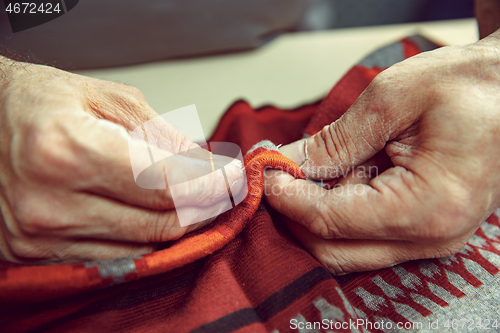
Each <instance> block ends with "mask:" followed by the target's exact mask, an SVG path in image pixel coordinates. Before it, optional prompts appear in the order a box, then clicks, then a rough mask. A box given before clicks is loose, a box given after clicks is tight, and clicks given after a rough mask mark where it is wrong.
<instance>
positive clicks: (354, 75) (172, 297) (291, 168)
mask: <svg viewBox="0 0 500 333" xmlns="http://www.w3.org/2000/svg"><path fill="white" fill-rule="evenodd" d="M402 44H403V45H404V53H405V55H413V54H414V53H415V47H416V45H415V44H414V43H413V42H411V41H403V42H402ZM380 71H381V69H380V68H377V67H374V68H365V67H362V66H355V67H354V68H352V69H351V70H350V71H349V72H348V73H347V74H346V75H345V77H344V78H342V80H340V81H339V82H338V84H337V85H336V86H335V87H334V88H333V89H332V90H331V92H330V93H329V94H328V96H327V97H326V98H325V99H324V100H323V101H322V102H321V103H316V104H312V105H306V106H303V107H300V108H298V109H296V110H292V111H284V110H280V109H278V108H275V107H271V106H268V107H264V108H261V109H259V110H254V109H253V108H252V107H251V106H250V105H248V104H247V103H245V102H243V101H239V102H236V103H235V104H234V105H233V106H231V107H230V109H229V110H228V111H227V112H226V114H225V115H224V117H223V118H222V120H221V122H220V124H219V126H218V128H217V130H216V132H215V133H214V135H213V137H212V139H211V140H209V141H230V142H235V143H237V144H239V145H240V146H241V148H242V150H243V151H246V150H247V149H249V148H250V147H251V146H252V145H253V144H255V143H257V142H258V141H261V140H263V139H271V140H272V141H273V142H275V143H283V144H286V143H289V142H292V141H294V140H297V139H300V138H301V137H302V135H303V133H304V132H305V133H307V134H309V135H311V134H313V133H315V132H317V131H318V130H320V129H321V128H322V127H323V126H324V125H327V124H329V123H331V122H332V121H335V120H336V119H338V118H339V117H341V116H342V114H343V113H344V112H345V111H346V110H347V109H348V108H349V106H350V105H351V104H352V103H353V102H354V101H355V99H356V98H357V96H359V94H360V93H361V92H362V91H363V90H364V89H365V88H366V87H367V85H368V84H369V83H370V81H371V80H372V79H373V78H374V77H375V76H376V75H377V74H378V73H379V72H380ZM245 163H246V171H247V176H248V182H249V183H253V186H250V187H249V188H250V190H251V191H250V193H249V195H248V196H247V198H246V199H245V200H244V202H243V203H241V204H240V205H238V206H237V207H236V208H235V209H233V210H231V211H228V212H226V213H225V214H223V215H221V216H220V217H219V218H218V219H217V220H216V222H214V223H213V224H211V225H210V226H208V227H206V228H204V229H202V230H200V231H198V232H196V233H194V234H191V235H188V236H186V237H184V238H182V239H181V240H179V241H176V242H169V243H166V244H163V247H164V249H162V250H160V251H157V252H155V253H152V254H150V255H146V256H144V257H143V258H138V259H135V260H133V262H134V264H135V271H133V272H132V273H128V274H127V275H125V280H127V281H128V282H126V283H122V284H118V285H113V286H111V283H112V282H113V278H111V277H107V278H101V276H100V271H99V269H98V268H97V267H93V268H85V266H84V265H83V264H74V265H57V266H26V267H23V266H21V267H19V266H17V265H14V266H13V265H10V264H7V263H4V267H5V268H4V269H3V270H0V300H1V301H2V303H1V307H2V311H1V312H0V325H1V326H0V327H2V330H4V331H6V332H14V331H27V330H34V329H36V330H42V331H53V332H66V331H72V332H73V331H76V332H78V331H82V332H83V331H105V332H108V331H131V332H145V331H147V332H217V333H221V332H271V331H275V330H276V331H278V332H288V331H297V330H292V329H291V324H290V323H291V320H299V321H300V320H305V321H308V322H321V320H322V319H325V318H326V319H328V320H332V321H334V322H337V323H348V322H349V320H356V319H357V318H358V315H359V313H361V312H362V313H364V316H365V317H366V318H367V319H368V320H370V321H371V322H375V321H376V318H383V319H385V320H392V321H393V322H403V323H407V322H409V320H408V317H407V316H403V315H402V314H401V312H400V311H398V310H397V309H396V306H397V305H398V304H403V305H407V306H408V307H410V308H411V309H413V310H415V311H416V312H417V313H419V314H420V315H421V316H423V317H430V316H432V315H434V314H435V312H434V311H433V310H430V309H429V308H428V307H425V306H423V305H421V304H420V303H418V302H416V301H415V298H414V296H413V295H421V296H422V297H424V298H425V299H428V300H430V301H432V302H434V303H435V304H437V306H438V307H439V309H441V308H446V307H447V306H449V301H447V300H445V297H444V296H442V295H437V294H436V293H435V292H433V291H432V290H431V289H430V287H429V286H430V285H431V284H432V285H437V286H441V287H442V288H444V289H445V290H446V291H447V292H448V293H450V295H452V296H454V297H456V298H462V297H466V293H465V292H464V291H462V290H461V289H459V288H458V287H456V285H455V284H453V283H451V282H450V278H449V273H448V272H454V273H455V274H457V275H458V276H460V277H461V278H462V279H464V281H466V283H467V284H469V285H470V286H472V287H473V288H480V287H481V286H482V284H483V282H482V281H481V280H480V279H479V278H478V277H477V276H476V275H475V274H473V273H471V272H470V271H469V270H468V269H467V268H466V267H465V265H464V262H465V260H469V261H473V262H476V263H478V264H479V265H480V266H481V267H484V269H485V271H486V272H487V274H489V275H490V278H491V277H494V276H498V272H499V269H498V268H497V267H496V266H495V265H493V264H492V263H491V262H489V261H488V260H486V259H485V257H484V256H483V254H482V253H483V252H482V251H483V250H484V251H489V252H490V253H495V254H497V255H500V251H499V250H498V248H497V247H498V244H500V240H499V237H498V236H496V237H493V236H491V235H490V234H488V235H487V234H486V233H485V232H484V230H483V229H479V230H478V232H477V233H476V237H479V238H481V239H482V240H483V241H481V242H480V243H481V244H482V245H481V246H479V245H474V244H468V248H467V251H465V252H463V253H459V254H457V255H456V256H454V257H453V258H451V259H450V260H448V261H440V260H422V261H414V262H408V263H405V264H403V265H398V266H397V267H395V268H388V269H384V270H379V271H374V272H366V273H357V274H350V275H348V276H344V277H339V278H337V280H336V279H334V278H333V277H332V276H331V275H330V274H329V273H328V272H327V271H326V270H325V269H324V268H323V267H321V265H320V264H319V263H318V262H317V261H316V260H315V259H314V258H313V257H311V256H310V255H309V254H308V253H307V252H306V251H305V250H303V249H302V248H301V247H300V246H299V245H298V244H297V243H296V242H295V241H294V239H293V237H292V236H291V234H290V233H289V231H288V230H287V228H286V227H285V225H284V223H283V222H282V219H281V216H280V215H279V214H277V213H276V212H273V211H272V210H270V209H269V208H268V207H266V205H265V204H263V203H261V200H260V199H261V195H262V193H261V190H262V170H263V169H264V168H265V167H274V168H285V170H287V171H288V172H290V173H291V174H292V175H294V176H295V177H298V178H303V177H304V175H303V173H302V172H301V171H300V169H299V168H298V167H297V166H296V165H295V164H293V163H292V162H290V161H289V160H287V159H286V158H284V157H283V156H281V155H280V154H279V153H277V152H273V151H267V150H265V149H263V148H259V149H257V150H256V151H254V152H253V153H252V154H249V155H248V156H246V157H245ZM488 225H489V226H490V227H491V228H500V224H499V220H498V217H497V216H496V215H492V216H491V217H489V219H488ZM499 230H500V229H499ZM495 244H497V247H495ZM426 267H430V270H429V271H430V272H431V274H430V273H428V271H426V270H425V268H426ZM380 280H383V281H385V283H386V284H387V285H388V286H386V287H384V286H381V284H380V283H379V282H380ZM360 288H361V289H362V290H361V289H360ZM390 288H397V290H399V291H400V293H399V294H397V295H396V296H388V295H391V294H390V293H389V292H388V291H390ZM360 290H361V291H360ZM362 291H364V292H366V293H368V294H369V295H371V298H370V297H369V298H367V297H365V296H363V295H364V294H363V293H362ZM496 297H498V296H496ZM353 308H355V309H356V311H358V313H356V312H355V311H354V309H353ZM360 311H361V312H360ZM437 312H439V311H437ZM437 312H436V313H437ZM349 327H350V326H349ZM349 327H347V328H346V329H331V330H335V331H350V328H349ZM358 329H361V328H359V327H358ZM370 330H371V331H378V330H377V329H370ZM322 331H324V330H322Z"/></svg>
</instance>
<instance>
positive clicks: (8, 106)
mask: <svg viewBox="0 0 500 333" xmlns="http://www.w3.org/2000/svg"><path fill="white" fill-rule="evenodd" d="M0 70H1V71H0V75H1V76H0V78H1V79H0V85H1V87H0V88H1V89H0V208H1V220H0V226H1V228H0V230H1V236H2V237H1V242H0V245H1V246H0V251H1V256H2V257H3V258H5V259H7V260H11V261H18V262H19V261H20V262H61V261H73V260H89V259H111V258H116V257H124V256H136V255H141V254H144V253H148V252H151V251H153V250H155V248H156V246H157V243H158V242H161V241H167V240H173V239H177V238H179V237H181V236H182V235H184V234H185V233H187V232H190V231H192V230H195V229H197V228H200V227H202V226H203V225H205V224H206V223H208V222H210V220H208V221H205V223H198V224H194V225H189V226H187V227H180V225H179V222H178V218H177V215H176V213H175V210H174V205H173V200H172V197H171V193H170V191H168V190H148V189H141V188H139V187H138V186H137V185H136V183H135V181H134V176H133V175H132V169H131V163H130V157H129V148H128V136H129V134H128V132H127V131H133V130H134V129H135V128H136V127H137V126H139V125H141V124H142V123H144V122H146V121H147V120H149V119H152V118H155V117H156V116H157V114H156V112H155V111H154V110H152V109H151V107H149V105H148V104H147V102H146V100H145V99H144V96H143V95H142V94H141V92H140V91H139V90H138V89H136V88H133V87H129V86H125V85H122V84H117V83H112V82H107V81H101V80H95V79H91V78H87V77H83V76H79V75H75V74H70V73H67V72H64V71H61V70H57V69H54V68H50V67H46V66H39V65H30V64H25V63H19V62H12V61H11V60H9V59H7V58H2V57H0ZM156 126H157V128H156V131H155V132H156V137H155V140H156V144H155V145H154V146H153V147H152V149H160V150H163V151H166V152H169V153H172V154H175V153H178V152H180V151H185V150H188V149H191V148H195V147H198V146H197V145H196V144H194V143H193V142H191V140H189V138H187V137H185V136H184V135H183V134H182V133H180V132H178V131H177V130H176V129H175V128H174V127H173V126H171V125H170V124H168V123H166V122H161V121H160V122H159V123H158V122H156ZM198 150H199V149H198ZM189 158H191V157H189ZM192 158H193V160H190V161H188V162H186V163H185V165H177V164H182V163H184V162H183V161H181V162H182V163H181V162H179V163H177V164H176V163H173V164H175V165H167V166H166V168H174V169H173V170H181V171H180V172H183V173H185V174H190V173H191V172H193V174H194V173H196V170H193V168H196V167H197V166H198V165H199V163H210V162H209V161H206V160H196V161H195V159H196V156H193V157H192ZM222 159H223V158H222ZM176 161H178V160H176ZM193 161H194V162H193ZM226 162H227V161H226ZM216 163H217V160H216ZM241 175H242V173H241V167H240V168H238V167H233V168H232V169H230V170H229V172H227V176H228V178H229V181H235V180H236V179H238V178H240V177H241ZM200 179H201V180H200V181H199V182H198V183H197V184H196V185H197V186H193V187H190V188H189V191H190V193H187V194H186V195H187V197H189V198H191V199H193V198H194V199H193V200H194V201H192V202H189V201H187V202H185V204H186V205H189V204H193V205H196V206H200V207H202V208H204V207H208V208H210V209H213V208H214V207H217V202H218V200H219V199H221V198H222V196H221V197H219V196H218V195H226V194H225V193H227V190H226V189H225V185H222V186H223V187H224V188H223V189H217V186H220V183H216V182H215V179H213V178H211V177H208V178H206V177H205V178H200ZM162 181H163V182H165V181H164V180H162ZM214 188H215V189H216V190H217V191H215V192H214V191H213V189H214ZM207 189H211V190H212V191H211V192H210V193H211V194H213V193H216V195H204V194H206V193H209V191H207ZM234 191H236V189H233V192H234ZM208 208H207V209H208Z"/></svg>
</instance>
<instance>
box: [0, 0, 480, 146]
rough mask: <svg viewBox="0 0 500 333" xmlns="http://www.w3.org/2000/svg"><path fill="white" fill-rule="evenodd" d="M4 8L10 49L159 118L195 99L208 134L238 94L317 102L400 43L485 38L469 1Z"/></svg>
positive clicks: (2, 26) (213, 0) (229, 0)
mask: <svg viewBox="0 0 500 333" xmlns="http://www.w3.org/2000/svg"><path fill="white" fill-rule="evenodd" d="M2 6H3V2H0V43H1V46H2V49H1V50H2V51H3V54H6V55H7V56H16V57H18V59H28V60H29V61H35V62H39V63H43V64H49V65H53V66H56V67H59V68H63V69H65V70H70V71H73V72H76V73H78V74H82V75H86V76H90V77H94V78H99V79H104V80H110V81H115V82H120V83H125V84H129V85H132V86H135V87H137V88H139V89H140V90H141V91H142V92H143V93H144V95H145V96H146V99H147V101H148V103H149V104H150V105H151V106H152V107H153V108H154V109H155V110H156V111H157V112H158V113H159V114H163V113H165V112H168V111H171V110H175V109H177V108H181V107H184V106H187V105H191V104H195V105H196V107H197V109H198V113H199V115H200V119H201V122H202V126H203V130H204V133H205V136H206V137H207V138H208V137H209V136H210V134H211V133H212V132H213V130H214V128H215V126H216V125H217V123H218V121H219V119H220V117H221V115H222V114H223V113H224V111H225V110H226V109H227V108H228V107H229V106H230V105H231V104H232V103H233V102H234V101H235V100H238V99H245V100H246V101H248V102H249V103H250V104H251V105H252V106H254V107H256V108H257V107H259V106H262V105H266V104H272V105H276V106H278V107H281V108H285V109H291V108H295V107H298V106H300V105H303V104H306V103H312V102H315V101H318V100H319V99H321V98H322V97H323V96H325V95H326V94H327V93H328V91H329V90H330V89H331V88H332V87H333V85H334V84H335V83H336V82H337V81H338V80H339V79H340V78H341V77H342V76H343V75H344V74H345V72H346V71H347V70H348V69H349V68H350V67H351V66H353V65H355V64H356V63H357V62H358V61H360V60H361V59H362V58H363V57H365V56H366V55H367V54H369V53H371V52H373V51H374V50H376V49H377V48H379V47H382V46H385V45H387V44H390V43H393V42H395V41H397V40H399V39H401V38H404V37H407V36H411V35H415V34H421V35H423V36H426V37H427V38H429V39H432V40H433V41H435V42H437V43H439V44H442V45H452V44H465V43H471V42H474V41H475V40H477V38H478V33H477V25H476V22H475V20H474V19H473V16H474V12H473V7H474V3H473V0H245V1H242V0H148V1H135V0H105V1H104V0H82V1H80V2H79V3H78V4H77V6H76V7H74V8H73V9H72V10H71V11H69V12H67V13H66V14H64V15H63V16H61V17H59V18H57V19H54V20H53V21H50V22H47V23H45V24H43V25H40V26H37V27H35V28H32V29H28V30H24V31H21V32H18V33H15V34H13V33H12V30H11V28H10V26H9V21H8V18H7V15H6V13H5V11H3V10H2ZM192 139H194V140H196V138H192Z"/></svg>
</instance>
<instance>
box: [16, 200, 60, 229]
mask: <svg viewBox="0 0 500 333" xmlns="http://www.w3.org/2000/svg"><path fill="white" fill-rule="evenodd" d="M12 207H13V208H12V214H13V216H14V219H15V221H16V222H17V226H18V229H19V232H21V233H22V234H23V235H31V236H37V235H40V234H47V233H50V232H51V231H55V230H57V229H59V228H60V227H61V223H60V222H59V220H58V219H57V218H56V216H57V214H52V213H49V211H48V210H46V209H44V207H47V204H46V203H45V202H42V200H41V199H40V196H37V195H35V194H32V193H31V192H28V191H25V190H21V191H19V190H18V191H17V193H16V194H15V196H14V200H13V205H12Z"/></svg>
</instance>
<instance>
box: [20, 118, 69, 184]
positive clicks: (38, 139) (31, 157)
mask: <svg viewBox="0 0 500 333" xmlns="http://www.w3.org/2000/svg"><path fill="white" fill-rule="evenodd" d="M21 136H22V137H19V138H18V140H19V142H16V143H17V144H16V146H15V151H16V155H17V156H15V161H17V163H18V165H17V169H18V170H20V171H21V172H22V173H23V174H24V175H25V176H27V177H35V178H41V177H53V176H57V175H58V174H60V171H59V170H60V168H62V167H64V168H66V169H67V168H70V167H74V161H73V159H72V155H73V154H72V153H71V149H70V145H69V142H68V139H67V137H68V136H67V133H66V130H65V127H64V125H63V124H61V123H60V122H58V121H55V120H52V119H50V120H48V121H44V122H41V123H40V124H37V125H30V126H27V128H25V130H24V131H22V134H21Z"/></svg>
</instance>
